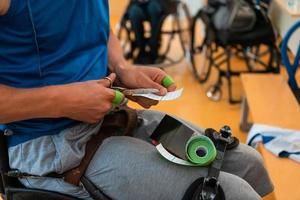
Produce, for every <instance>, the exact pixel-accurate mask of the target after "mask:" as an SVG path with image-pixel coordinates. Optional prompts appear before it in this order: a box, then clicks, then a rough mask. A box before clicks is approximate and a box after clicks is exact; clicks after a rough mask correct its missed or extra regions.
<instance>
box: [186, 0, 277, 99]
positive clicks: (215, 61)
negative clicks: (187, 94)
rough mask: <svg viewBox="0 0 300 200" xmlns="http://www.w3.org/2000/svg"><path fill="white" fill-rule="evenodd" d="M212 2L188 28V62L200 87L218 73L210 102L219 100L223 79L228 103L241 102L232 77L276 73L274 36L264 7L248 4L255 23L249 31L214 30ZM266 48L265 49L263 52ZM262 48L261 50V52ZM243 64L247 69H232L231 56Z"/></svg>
mask: <svg viewBox="0 0 300 200" xmlns="http://www.w3.org/2000/svg"><path fill="white" fill-rule="evenodd" d="M213 2H215V1H213V0H209V1H208V5H207V6H205V7H204V8H202V9H200V10H199V11H198V13H197V14H196V15H195V17H194V19H193V22H192V26H191V47H190V51H191V52H190V56H191V57H190V60H191V64H192V71H193V75H194V77H195V79H196V80H197V81H198V82H199V83H200V84H203V83H205V82H207V81H208V79H209V78H210V77H211V74H212V68H214V69H215V70H216V71H217V81H216V82H215V83H214V84H213V85H211V86H209V88H208V90H207V93H206V95H207V97H208V98H209V99H210V100H213V101H219V100H220V99H221V98H222V94H223V93H222V89H221V87H222V84H223V80H222V78H225V79H226V80H227V85H228V101H229V103H230V104H235V103H240V102H241V101H240V100H237V99H234V97H233V89H232V87H233V84H232V78H233V77H237V76H239V75H240V74H241V73H279V70H280V56H279V50H278V48H277V46H276V36H275V32H274V30H273V27H272V24H271V22H270V20H269V18H268V17H267V14H266V8H265V5H260V4H255V3H254V2H252V1H247V2H249V4H250V5H251V6H252V7H253V9H254V11H255V14H256V22H255V24H254V27H253V28H252V29H251V30H250V31H246V32H243V33H238V32H231V31H227V30H226V31H225V30H217V29H216V27H215V26H214V23H213V19H212V18H213V15H214V12H215V7H214V5H212V4H213ZM265 48H267V49H265ZM262 49H263V51H262ZM234 56H235V57H236V58H237V59H239V60H241V61H243V62H244V63H245V65H246V68H239V69H237V70H232V64H231V59H232V58H233V57H234Z"/></svg>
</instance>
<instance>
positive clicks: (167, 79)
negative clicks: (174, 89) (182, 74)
mask: <svg viewBox="0 0 300 200" xmlns="http://www.w3.org/2000/svg"><path fill="white" fill-rule="evenodd" d="M174 83H175V82H174V80H173V79H172V77H171V76H169V75H167V76H165V78H164V79H163V80H162V82H161V84H162V86H164V87H165V88H168V87H170V86H171V85H172V84H174Z"/></svg>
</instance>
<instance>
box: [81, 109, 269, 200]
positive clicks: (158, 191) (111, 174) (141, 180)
mask: <svg viewBox="0 0 300 200" xmlns="http://www.w3.org/2000/svg"><path fill="white" fill-rule="evenodd" d="M140 116H142V117H143V119H144V120H143V122H142V125H141V126H140V127H139V128H138V129H137V131H136V133H135V134H136V136H137V137H139V138H143V139H147V136H146V135H149V134H151V133H152V132H153V130H154V129H155V128H156V126H157V124H158V123H159V121H160V120H161V119H162V117H163V114H161V113H158V112H151V111H145V112H143V113H142V114H141V115H140ZM189 125H190V124H189ZM190 126H191V127H194V126H193V125H190ZM194 128H195V127H194ZM223 170H224V171H225V172H221V175H220V182H221V185H222V187H223V189H224V190H225V194H226V198H227V199H226V200H228V199H260V197H259V195H258V194H257V193H259V194H260V195H261V196H263V195H265V194H267V193H269V192H271V191H272V185H271V183H270V180H269V178H268V175H267V172H266V171H265V169H264V167H263V165H262V163H261V159H260V157H259V156H258V155H257V153H256V152H255V151H254V150H252V149H250V147H249V148H248V147H246V146H244V145H240V146H239V147H238V148H237V149H236V150H233V151H228V152H227V153H226V158H225V160H224V168H223ZM228 172H229V173H228ZM206 174H207V168H205V167H184V166H179V165H176V164H173V163H171V162H169V161H166V160H165V159H163V158H162V157H161V156H160V155H159V154H158V153H157V151H156V149H155V147H154V146H152V145H151V144H149V143H146V142H144V141H142V140H139V139H135V138H128V137H114V138H110V139H107V140H106V141H105V142H104V143H103V144H102V146H101V147H100V148H99V150H98V151H97V153H96V155H95V157H94V159H93V161H92V162H91V163H90V166H89V168H88V170H87V172H86V176H87V177H88V178H90V179H91V181H93V182H94V183H95V184H96V185H97V186H98V187H99V188H100V189H101V190H102V191H104V192H105V193H106V194H108V195H110V196H111V197H113V198H116V199H118V198H120V196H121V199H133V198H134V197H137V196H138V197H141V198H142V199H181V198H182V197H183V194H184V192H185V191H186V189H187V188H188V186H189V185H190V184H191V183H192V182H193V181H194V180H196V179H197V178H199V177H201V176H205V175H206ZM234 174H235V175H234ZM236 175H237V176H236ZM240 177H241V178H240ZM242 178H244V179H245V180H246V181H245V180H243V179H242ZM247 182H248V183H247ZM249 183H250V184H251V186H252V187H251V186H250V185H249ZM252 188H254V189H252ZM255 190H256V191H255Z"/></svg>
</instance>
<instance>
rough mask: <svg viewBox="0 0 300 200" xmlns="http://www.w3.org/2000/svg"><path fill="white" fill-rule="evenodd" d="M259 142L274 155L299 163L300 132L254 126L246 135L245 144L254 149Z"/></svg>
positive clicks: (260, 125) (259, 125) (266, 126)
mask: <svg viewBox="0 0 300 200" xmlns="http://www.w3.org/2000/svg"><path fill="white" fill-rule="evenodd" d="M259 142H261V143H263V144H264V146H265V148H266V149H267V150H269V151H270V152H272V153H273V154H274V155H276V156H278V157H288V158H290V159H292V160H294V161H296V162H299V163H300V130H290V129H283V128H279V127H274V126H268V125H262V124H254V125H253V126H252V128H251V130H250V132H249V134H248V138H247V144H248V145H250V146H253V147H255V146H256V145H257V143H259Z"/></svg>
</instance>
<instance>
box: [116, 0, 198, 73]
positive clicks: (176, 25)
mask: <svg viewBox="0 0 300 200" xmlns="http://www.w3.org/2000/svg"><path fill="white" fill-rule="evenodd" d="M174 4H176V11H175V12H174V11H173V12H172V11H171V12H169V13H167V14H165V15H164V16H163V20H162V22H161V24H160V34H159V35H160V37H161V36H163V35H168V36H169V37H168V41H167V42H166V43H167V47H166V49H165V50H164V51H163V52H158V58H160V59H161V60H162V63H158V64H150V65H149V66H152V67H158V68H165V67H169V66H171V65H174V64H178V63H180V62H181V61H182V60H183V59H184V58H187V57H189V56H188V53H189V50H188V47H189V45H188V44H187V43H188V41H186V40H187V39H186V40H185V39H184V36H183V33H184V32H185V31H188V32H189V31H190V26H191V21H192V18H191V14H190V12H189V9H188V7H187V5H186V4H185V3H184V2H182V1H179V0H177V1H174ZM129 6H130V4H129V5H128V7H129ZM128 7H127V9H126V10H128ZM180 8H182V11H183V12H184V15H185V17H186V18H187V20H186V21H187V26H188V27H187V29H183V28H182V24H181V19H180V13H179V11H180ZM171 10H172V8H171ZM168 17H172V18H173V20H172V25H171V26H172V30H170V31H164V30H162V28H163V25H164V22H165V21H166V19H167V18H168ZM124 33H125V34H126V35H125V38H123V34H124ZM133 34H134V33H133V31H132V30H131V25H130V21H129V19H128V18H127V13H126V12H125V14H124V15H123V17H122V18H121V21H120V22H119V23H118V24H117V37H118V38H119V39H120V41H121V45H122V48H123V51H124V56H125V58H126V59H132V60H135V59H136V58H135V55H134V51H135V50H136V49H137V48H138V47H137V45H136V43H135V41H134V38H133V37H132V35H133ZM145 34H149V31H145ZM176 34H178V36H179V41H180V46H181V49H182V51H183V54H182V55H181V56H180V57H179V58H178V59H173V58H171V57H170V56H168V54H169V52H170V50H171V42H172V41H173V39H174V38H175V35H176ZM160 48H161V46H160ZM165 61H167V62H165Z"/></svg>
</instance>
